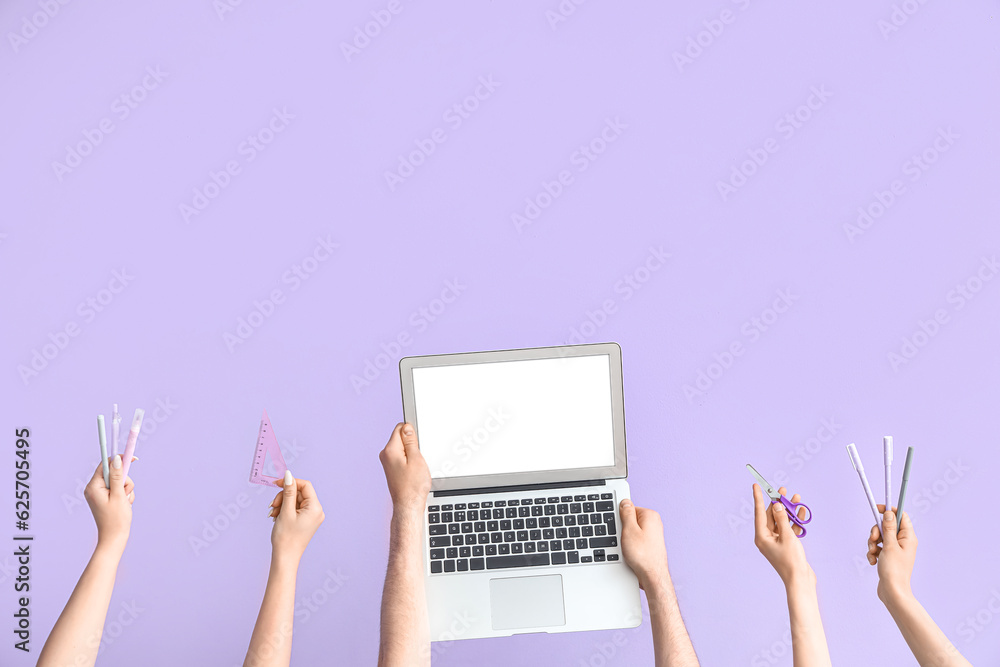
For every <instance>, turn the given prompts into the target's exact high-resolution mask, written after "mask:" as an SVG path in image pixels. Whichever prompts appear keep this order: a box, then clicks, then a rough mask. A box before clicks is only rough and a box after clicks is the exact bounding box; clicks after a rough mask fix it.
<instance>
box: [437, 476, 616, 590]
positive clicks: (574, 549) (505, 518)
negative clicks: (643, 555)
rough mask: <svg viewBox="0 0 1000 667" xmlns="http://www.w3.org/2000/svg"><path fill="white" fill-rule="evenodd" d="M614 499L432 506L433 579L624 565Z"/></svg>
mask: <svg viewBox="0 0 1000 667" xmlns="http://www.w3.org/2000/svg"><path fill="white" fill-rule="evenodd" d="M615 516H616V512H615V498H614V494H613V493H607V492H605V493H589V494H582V495H581V494H575V495H569V496H545V497H542V496H533V497H528V498H506V499H498V500H488V501H480V502H464V503H445V504H440V505H428V507H427V530H428V533H429V537H430V545H429V549H430V564H431V574H448V573H453V572H474V571H478V570H502V569H506V568H520V567H540V566H545V565H560V566H561V565H583V564H587V563H602V562H609V561H610V562H614V561H618V560H620V559H621V549H620V548H619V545H618V526H617V525H616V523H615Z"/></svg>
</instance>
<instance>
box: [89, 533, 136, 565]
mask: <svg viewBox="0 0 1000 667" xmlns="http://www.w3.org/2000/svg"><path fill="white" fill-rule="evenodd" d="M127 540H128V538H126V539H123V540H109V539H102V538H101V537H100V536H98V537H97V546H96V547H94V557H95V558H98V559H100V560H109V561H114V562H115V563H117V562H118V561H120V560H121V558H122V555H123V554H124V553H125V543H126V542H127Z"/></svg>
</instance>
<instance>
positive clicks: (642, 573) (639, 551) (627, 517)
mask: <svg viewBox="0 0 1000 667" xmlns="http://www.w3.org/2000/svg"><path fill="white" fill-rule="evenodd" d="M618 513H619V515H620V516H621V518H622V556H623V557H624V558H625V563H626V564H627V565H628V566H629V567H630V568H632V572H634V573H635V576H636V578H638V579H639V587H640V588H642V590H644V591H646V593H647V594H648V593H649V592H650V588H652V587H654V586H656V585H657V584H659V583H660V582H662V581H663V580H664V579H667V578H669V577H670V570H669V569H668V568H667V547H666V544H665V543H664V541H663V521H662V520H661V519H660V515H659V514H658V513H657V512H655V511H654V510H651V509H647V508H645V507H636V506H635V505H633V504H632V501H631V500H629V499H628V498H625V499H624V500H622V501H621V503H619V505H618Z"/></svg>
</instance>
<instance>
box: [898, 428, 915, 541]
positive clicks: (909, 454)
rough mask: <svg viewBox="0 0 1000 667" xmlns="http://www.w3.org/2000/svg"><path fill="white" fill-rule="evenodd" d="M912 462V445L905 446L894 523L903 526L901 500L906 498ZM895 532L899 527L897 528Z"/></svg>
mask: <svg viewBox="0 0 1000 667" xmlns="http://www.w3.org/2000/svg"><path fill="white" fill-rule="evenodd" d="M911 463H913V447H907V448H906V463H904V464H903V483H902V484H900V486H899V505H897V506H896V512H897V514H898V518H897V521H896V525H897V526H899V527H900V528H902V526H903V501H904V500H906V483H907V482H908V481H910V464H911ZM897 532H899V529H898V528H897Z"/></svg>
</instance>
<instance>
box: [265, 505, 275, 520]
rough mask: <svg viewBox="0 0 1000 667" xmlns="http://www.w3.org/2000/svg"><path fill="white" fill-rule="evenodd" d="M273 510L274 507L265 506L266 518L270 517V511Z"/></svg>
mask: <svg viewBox="0 0 1000 667" xmlns="http://www.w3.org/2000/svg"><path fill="white" fill-rule="evenodd" d="M273 511H274V508H273V507H268V508H267V518H268V519H270V518H271V512H273Z"/></svg>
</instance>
